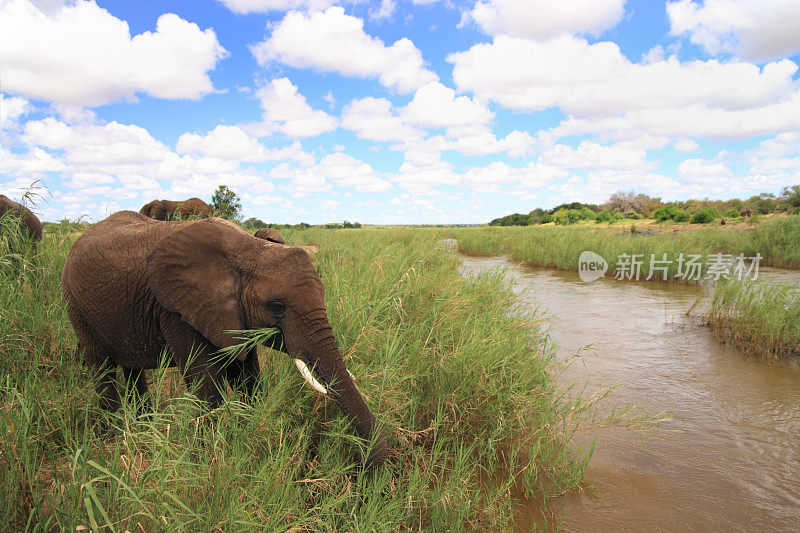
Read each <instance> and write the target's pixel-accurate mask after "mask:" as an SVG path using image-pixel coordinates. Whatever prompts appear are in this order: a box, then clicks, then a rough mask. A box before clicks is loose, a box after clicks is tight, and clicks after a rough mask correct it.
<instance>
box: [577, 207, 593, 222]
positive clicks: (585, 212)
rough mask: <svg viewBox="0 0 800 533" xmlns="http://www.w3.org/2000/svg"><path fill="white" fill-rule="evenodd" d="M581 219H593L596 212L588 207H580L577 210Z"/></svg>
mask: <svg viewBox="0 0 800 533" xmlns="http://www.w3.org/2000/svg"><path fill="white" fill-rule="evenodd" d="M578 214H579V216H580V218H581V220H594V219H595V217H596V216H597V214H596V213H595V212H594V211H592V210H591V209H589V208H588V207H582V208H581V209H579V210H578Z"/></svg>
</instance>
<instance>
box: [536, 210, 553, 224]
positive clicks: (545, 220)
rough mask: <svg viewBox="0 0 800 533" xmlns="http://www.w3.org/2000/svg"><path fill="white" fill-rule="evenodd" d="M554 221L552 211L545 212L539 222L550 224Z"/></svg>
mask: <svg viewBox="0 0 800 533" xmlns="http://www.w3.org/2000/svg"><path fill="white" fill-rule="evenodd" d="M552 221H553V215H551V214H550V213H545V214H543V215H542V216H540V217H539V224H549V223H550V222H552Z"/></svg>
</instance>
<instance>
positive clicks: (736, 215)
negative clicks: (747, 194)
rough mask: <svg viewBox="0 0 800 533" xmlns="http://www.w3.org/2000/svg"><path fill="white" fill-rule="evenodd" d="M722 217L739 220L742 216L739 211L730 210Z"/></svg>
mask: <svg viewBox="0 0 800 533" xmlns="http://www.w3.org/2000/svg"><path fill="white" fill-rule="evenodd" d="M722 216H723V217H725V218H739V217H740V216H742V214H741V213H740V212H739V210H738V209H728V210H727V211H725V212H724V213H722Z"/></svg>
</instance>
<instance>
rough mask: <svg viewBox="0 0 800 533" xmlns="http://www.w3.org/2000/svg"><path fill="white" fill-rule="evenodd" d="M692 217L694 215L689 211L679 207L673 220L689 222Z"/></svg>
mask: <svg viewBox="0 0 800 533" xmlns="http://www.w3.org/2000/svg"><path fill="white" fill-rule="evenodd" d="M691 218H692V215H691V214H690V213H689V212H688V211H684V210H682V209H679V210H678V212H677V213H675V214H674V215H673V218H672V220H674V221H675V222H689V220H690V219H691Z"/></svg>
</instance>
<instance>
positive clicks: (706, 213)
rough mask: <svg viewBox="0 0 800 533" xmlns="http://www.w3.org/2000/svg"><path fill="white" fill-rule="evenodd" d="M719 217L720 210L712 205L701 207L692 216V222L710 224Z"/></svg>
mask: <svg viewBox="0 0 800 533" xmlns="http://www.w3.org/2000/svg"><path fill="white" fill-rule="evenodd" d="M717 218H719V212H717V210H716V209H713V208H711V207H706V208H705V209H701V210H700V211H698V212H697V213H695V214H694V216H693V217H692V224H708V223H709V222H713V221H714V220H716V219H717Z"/></svg>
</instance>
